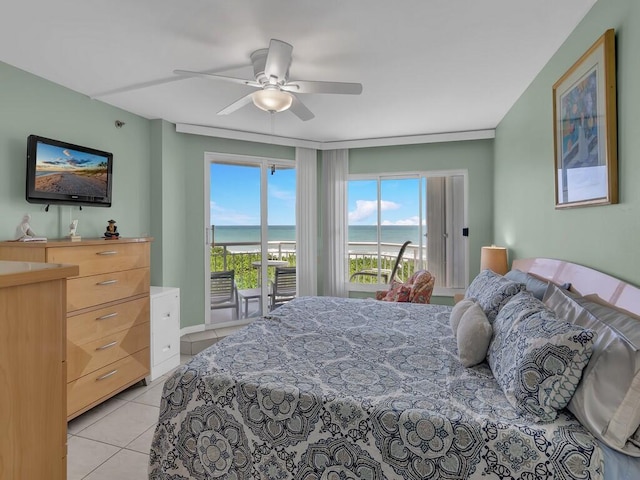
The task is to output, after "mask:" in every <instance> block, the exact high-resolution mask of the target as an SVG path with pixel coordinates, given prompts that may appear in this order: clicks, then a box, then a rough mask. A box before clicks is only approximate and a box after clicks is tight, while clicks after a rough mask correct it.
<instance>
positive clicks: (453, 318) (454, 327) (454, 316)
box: [449, 298, 476, 337]
mask: <svg viewBox="0 0 640 480" xmlns="http://www.w3.org/2000/svg"><path fill="white" fill-rule="evenodd" d="M475 303H476V302H475V301H474V300H472V299H470V298H467V299H464V300H460V301H459V302H458V303H456V304H455V305H454V306H453V310H451V315H450V316H449V324H450V325H451V331H452V332H453V336H454V337H456V336H457V335H458V333H457V332H458V325H459V324H460V319H461V318H462V315H464V312H466V311H467V310H469V307H470V306H471V305H473V304H475Z"/></svg>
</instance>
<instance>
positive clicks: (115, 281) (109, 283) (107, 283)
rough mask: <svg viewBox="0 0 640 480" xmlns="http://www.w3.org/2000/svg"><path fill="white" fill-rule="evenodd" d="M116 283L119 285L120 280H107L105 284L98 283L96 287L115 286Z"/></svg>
mask: <svg viewBox="0 0 640 480" xmlns="http://www.w3.org/2000/svg"><path fill="white" fill-rule="evenodd" d="M114 283H118V280H105V281H104V282H98V283H96V285H113V284H114Z"/></svg>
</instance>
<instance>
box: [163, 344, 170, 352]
mask: <svg viewBox="0 0 640 480" xmlns="http://www.w3.org/2000/svg"><path fill="white" fill-rule="evenodd" d="M169 350H171V345H167V346H166V347H163V348H162V351H163V352H166V351H169Z"/></svg>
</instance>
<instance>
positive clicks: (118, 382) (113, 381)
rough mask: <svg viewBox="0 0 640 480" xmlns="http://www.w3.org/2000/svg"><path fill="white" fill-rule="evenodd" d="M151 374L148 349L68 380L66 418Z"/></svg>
mask: <svg viewBox="0 0 640 480" xmlns="http://www.w3.org/2000/svg"><path fill="white" fill-rule="evenodd" d="M148 374H149V349H148V348H145V349H144V350H141V351H139V352H137V353H134V354H133V355H130V356H128V357H125V358H123V359H122V360H118V361H117V362H114V363H112V364H110V365H107V366H106V367H103V368H101V369H99V370H96V371H95V372H92V373H90V374H88V375H85V376H84V377H80V378H79V379H77V380H75V381H73V382H69V383H67V418H73V417H75V416H76V415H78V414H79V413H81V412H82V411H85V410H87V409H89V408H90V407H92V406H93V405H95V404H97V403H99V402H101V401H103V400H106V399H107V398H109V397H112V396H113V395H114V393H117V392H118V391H120V390H122V389H123V388H124V387H126V386H128V385H132V384H133V383H135V382H136V381H137V380H140V379H142V378H143V377H144V376H145V375H148Z"/></svg>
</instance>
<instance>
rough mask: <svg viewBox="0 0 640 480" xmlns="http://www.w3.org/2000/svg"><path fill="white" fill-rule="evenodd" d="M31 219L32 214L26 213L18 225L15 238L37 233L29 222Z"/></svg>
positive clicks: (20, 238) (19, 238)
mask: <svg viewBox="0 0 640 480" xmlns="http://www.w3.org/2000/svg"><path fill="white" fill-rule="evenodd" d="M30 221H31V215H29V214H28V213H25V215H24V217H22V223H21V224H20V225H18V226H17V227H16V235H15V237H16V238H15V240H22V239H23V238H26V237H35V236H36V234H35V232H34V231H33V230H31V226H30V225H29V222H30Z"/></svg>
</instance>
